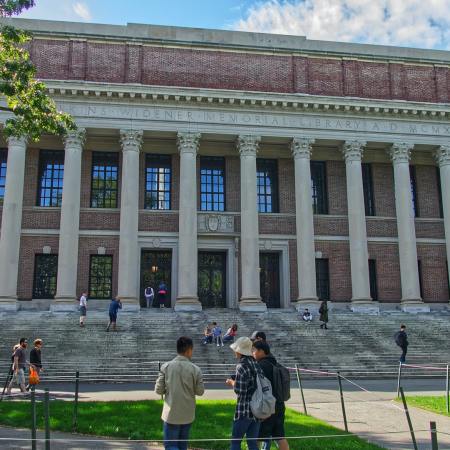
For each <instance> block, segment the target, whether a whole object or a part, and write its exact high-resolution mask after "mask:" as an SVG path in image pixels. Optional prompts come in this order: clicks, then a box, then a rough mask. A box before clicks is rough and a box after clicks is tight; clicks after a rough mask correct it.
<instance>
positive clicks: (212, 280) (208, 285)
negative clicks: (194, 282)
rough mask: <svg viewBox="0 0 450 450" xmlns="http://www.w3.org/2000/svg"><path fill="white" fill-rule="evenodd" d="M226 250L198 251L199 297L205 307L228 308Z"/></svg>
mask: <svg viewBox="0 0 450 450" xmlns="http://www.w3.org/2000/svg"><path fill="white" fill-rule="evenodd" d="M226 260H227V255H226V253H225V252H198V298H199V301H200V303H201V304H202V307H203V308H226V306H227V301H226Z"/></svg>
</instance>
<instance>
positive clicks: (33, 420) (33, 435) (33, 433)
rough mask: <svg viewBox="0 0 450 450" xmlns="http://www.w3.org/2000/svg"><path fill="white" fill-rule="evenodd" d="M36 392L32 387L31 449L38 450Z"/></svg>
mask: <svg viewBox="0 0 450 450" xmlns="http://www.w3.org/2000/svg"><path fill="white" fill-rule="evenodd" d="M36 448H37V445H36V391H35V387H34V386H31V449H32V450H36Z"/></svg>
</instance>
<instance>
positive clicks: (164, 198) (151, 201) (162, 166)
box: [144, 154, 172, 209]
mask: <svg viewBox="0 0 450 450" xmlns="http://www.w3.org/2000/svg"><path fill="white" fill-rule="evenodd" d="M171 161H172V160H171V156H170V155H153V154H147V155H146V157H145V196H144V199H145V200H144V201H145V203H144V208H145V209H170V207H171V206H170V189H171V174H172V168H171V167H172V165H171Z"/></svg>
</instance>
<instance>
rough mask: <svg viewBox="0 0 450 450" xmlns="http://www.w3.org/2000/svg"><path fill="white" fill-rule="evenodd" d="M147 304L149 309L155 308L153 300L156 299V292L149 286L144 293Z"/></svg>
mask: <svg viewBox="0 0 450 450" xmlns="http://www.w3.org/2000/svg"><path fill="white" fill-rule="evenodd" d="M144 296H145V302H146V303H147V308H151V307H152V306H153V299H154V298H155V291H154V290H153V288H152V287H151V286H147V287H146V288H145V291H144Z"/></svg>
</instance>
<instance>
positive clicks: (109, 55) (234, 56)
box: [30, 39, 450, 102]
mask: <svg viewBox="0 0 450 450" xmlns="http://www.w3.org/2000/svg"><path fill="white" fill-rule="evenodd" d="M30 51H31V56H32V60H33V62H34V63H35V65H36V67H37V73H38V77H40V78H44V79H60V80H67V79H71V80H86V81H101V82H114V83H142V84H147V85H162V86H180V87H201V88H216V89H230V90H239V91H241V90H248V91H263V92H280V93H284V92H298V93H304V94H316V95H332V96H346V95H347V96H352V97H362V98H377V99H399V100H411V101H424V102H448V101H449V100H450V69H449V68H447V67H434V66H433V65H431V64H430V65H420V66H419V65H414V64H403V63H401V62H399V63H389V62H383V61H380V62H371V61H355V60H350V59H348V58H327V57H305V56H301V57H300V56H291V55H286V54H283V55H281V54H278V55H277V54H271V55H269V54H263V53H252V52H250V51H249V52H244V51H232V52H229V51H220V50H210V49H208V50H203V49H196V48H192V47H190V48H169V47H165V46H160V47H157V46H142V45H135V44H127V43H117V42H116V43H108V42H98V41H77V40H70V41H69V40H59V39H58V40H52V39H35V40H34V41H33V43H32V45H31V47H30ZM111 67H114V70H111Z"/></svg>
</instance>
